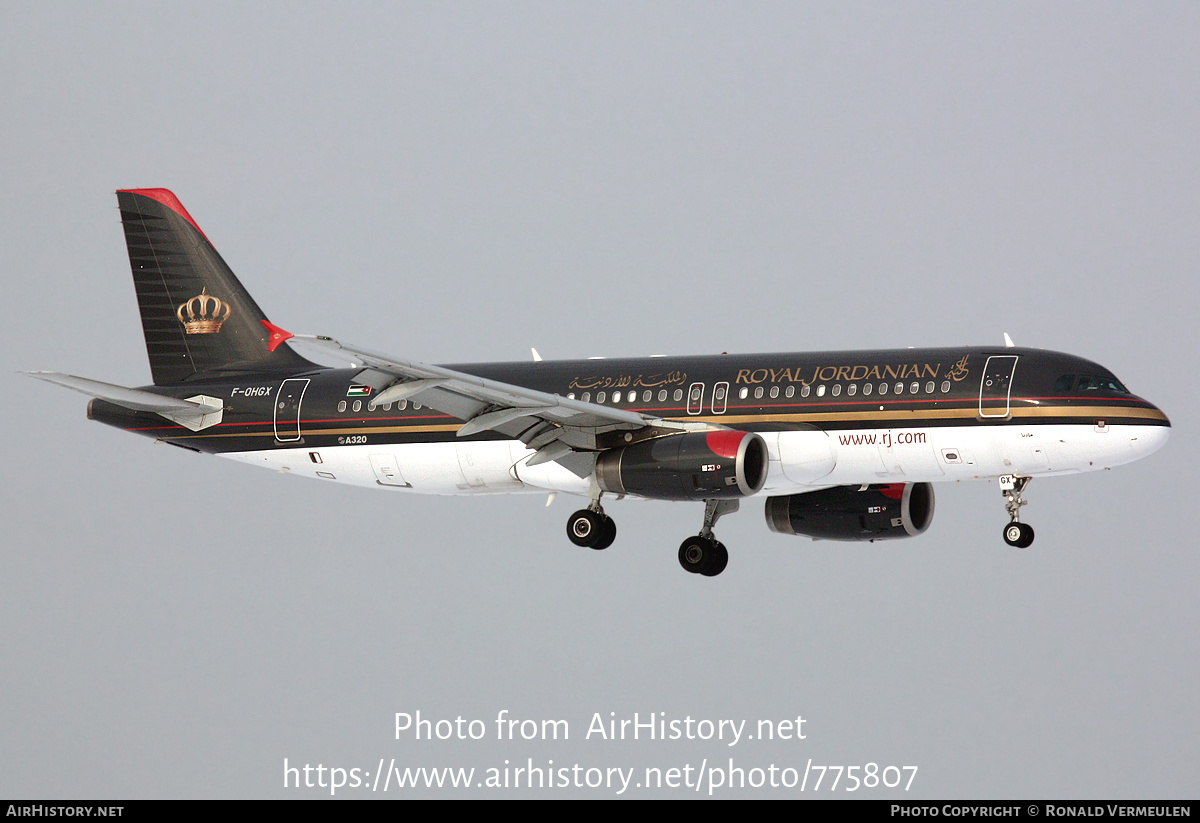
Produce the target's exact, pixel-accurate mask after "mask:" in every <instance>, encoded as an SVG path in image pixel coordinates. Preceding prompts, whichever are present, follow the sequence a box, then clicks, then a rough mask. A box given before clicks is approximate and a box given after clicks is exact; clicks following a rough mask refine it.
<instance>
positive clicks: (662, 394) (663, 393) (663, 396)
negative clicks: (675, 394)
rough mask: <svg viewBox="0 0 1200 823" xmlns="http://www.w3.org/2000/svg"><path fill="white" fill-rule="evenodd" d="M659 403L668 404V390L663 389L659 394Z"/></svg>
mask: <svg viewBox="0 0 1200 823" xmlns="http://www.w3.org/2000/svg"><path fill="white" fill-rule="evenodd" d="M658 402H659V403H666V402H667V390H666V389H663V390H661V391H660V392H659V393H658Z"/></svg>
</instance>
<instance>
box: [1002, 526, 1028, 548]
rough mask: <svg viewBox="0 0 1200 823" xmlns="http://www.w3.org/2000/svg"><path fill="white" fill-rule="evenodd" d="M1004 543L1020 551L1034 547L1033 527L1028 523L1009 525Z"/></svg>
mask: <svg viewBox="0 0 1200 823" xmlns="http://www.w3.org/2000/svg"><path fill="white" fill-rule="evenodd" d="M1004 542H1005V543H1007V544H1008V545H1010V546H1016V547H1017V548H1018V549H1027V548H1029V547H1030V546H1031V545H1033V526H1031V525H1029V524H1028V523H1009V524H1008V525H1007V526H1005V527H1004Z"/></svg>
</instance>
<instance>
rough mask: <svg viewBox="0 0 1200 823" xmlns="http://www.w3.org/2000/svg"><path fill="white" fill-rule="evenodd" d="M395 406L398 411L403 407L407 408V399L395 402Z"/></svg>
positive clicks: (403, 408)
mask: <svg viewBox="0 0 1200 823" xmlns="http://www.w3.org/2000/svg"><path fill="white" fill-rule="evenodd" d="M396 408H398V409H399V410H400V411H404V410H405V409H407V408H408V401H407V400H401V401H400V402H399V403H397V404H396Z"/></svg>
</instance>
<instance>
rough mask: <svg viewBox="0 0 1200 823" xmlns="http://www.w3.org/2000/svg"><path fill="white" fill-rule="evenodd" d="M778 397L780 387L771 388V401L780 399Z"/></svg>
mask: <svg viewBox="0 0 1200 823" xmlns="http://www.w3.org/2000/svg"><path fill="white" fill-rule="evenodd" d="M778 396H779V387H778V386H772V387H771V399H775V398H776V397H778Z"/></svg>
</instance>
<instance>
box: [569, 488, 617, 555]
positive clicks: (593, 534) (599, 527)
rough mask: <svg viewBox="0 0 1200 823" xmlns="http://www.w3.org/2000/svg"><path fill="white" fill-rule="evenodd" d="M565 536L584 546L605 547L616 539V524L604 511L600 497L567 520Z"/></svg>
mask: <svg viewBox="0 0 1200 823" xmlns="http://www.w3.org/2000/svg"><path fill="white" fill-rule="evenodd" d="M567 537H569V538H571V542H572V543H574V544H575V545H576V546H583V547H584V548H590V549H596V550H597V551H599V550H600V549H607V548H608V547H609V546H611V545H612V544H613V541H614V540H616V539H617V524H616V521H614V520H613V519H612V518H611V517H609V516H608V515H607V514H605V513H604V508H603V507H602V506H601V505H600V498H598V497H597V498H596V500H595V501H594V502H593V503H592V505H590V506H588V507H587V508H586V509H580V510H579V511H577V512H575V513H574V514H573V515H571V517H570V518H569V519H568V520H567Z"/></svg>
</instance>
